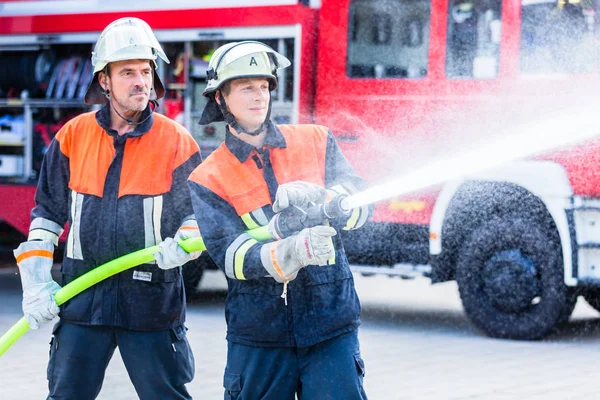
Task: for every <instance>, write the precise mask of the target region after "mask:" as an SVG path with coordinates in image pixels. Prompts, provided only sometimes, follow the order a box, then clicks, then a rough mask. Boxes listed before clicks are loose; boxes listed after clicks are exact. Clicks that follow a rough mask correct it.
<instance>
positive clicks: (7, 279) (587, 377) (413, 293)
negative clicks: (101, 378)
mask: <svg viewBox="0 0 600 400" xmlns="http://www.w3.org/2000/svg"><path fill="white" fill-rule="evenodd" d="M11 271H12V270H11V269H9V268H4V269H0V333H3V332H5V331H6V330H7V329H8V328H9V327H10V326H12V324H13V323H14V322H16V321H17V320H18V319H19V318H20V316H21V314H20V296H21V291H20V285H19V280H18V277H16V276H15V275H14V273H13V272H11ZM356 283H357V288H358V292H359V295H360V297H361V301H362V303H363V326H362V327H361V330H360V338H361V345H362V353H363V357H364V358H365V361H366V367H367V376H366V378H365V386H366V390H367V393H368V395H369V398H370V399H371V400H373V399H375V400H377V399H393V400H401V399H418V400H421V399H426V400H428V399H431V400H434V399H435V400H454V399H457V400H458V399H461V400H463V399H465V400H466V399H482V400H508V399H527V400H536V399H540V400H541V399H544V400H554V399H556V400H564V399H570V400H571V399H581V400H583V399H585V400H588V399H595V398H598V395H597V383H596V382H597V381H596V379H597V377H598V376H599V375H600V373H599V372H598V371H597V365H598V359H599V358H600V346H598V344H599V343H600V318H598V317H599V314H598V313H597V312H596V311H595V310H593V309H592V308H591V307H589V306H588V305H587V304H586V303H585V302H583V301H582V300H580V303H579V304H578V305H577V307H576V309H575V313H574V316H573V318H572V320H571V321H570V323H569V324H568V325H567V326H565V327H564V328H562V329H561V330H560V331H559V332H557V333H556V334H554V335H553V336H551V337H549V338H547V339H546V340H544V341H538V342H516V341H509V340H496V339H490V338H487V337H485V336H483V335H482V334H480V333H479V332H477V331H476V330H474V329H473V328H472V326H471V325H470V324H469V322H468V320H467V319H466V317H465V316H464V314H463V312H462V309H461V306H460V302H459V299H458V295H457V291H456V286H455V285H454V284H452V283H447V284H442V285H437V286H431V285H429V282H428V281H427V280H416V281H408V282H407V281H401V280H399V279H389V278H385V277H371V278H365V277H356ZM203 288H204V291H203V294H202V295H201V296H200V297H199V298H198V299H196V300H195V301H194V302H193V303H192V304H191V305H190V307H189V316H188V326H189V328H190V330H189V340H190V342H191V344H192V346H193V349H194V353H195V356H196V378H195V380H194V381H193V382H192V384H191V385H190V386H189V389H190V392H191V393H192V395H193V396H194V398H195V399H208V400H211V399H222V398H223V395H222V387H221V382H222V372H223V368H224V360H225V348H226V347H225V340H224V336H225V322H224V317H223V302H224V292H223V290H222V289H223V288H224V282H223V279H222V277H221V276H220V275H219V274H218V273H217V274H208V275H207V279H206V280H205V281H204V282H203ZM50 329H51V327H50V326H45V327H43V328H42V329H40V330H39V331H32V332H28V333H27V334H26V335H25V336H24V337H23V338H21V340H19V342H17V343H16V344H15V345H14V347H12V348H11V349H9V350H8V352H7V353H6V354H5V355H4V356H2V358H1V359H0V399H2V400H5V399H10V400H32V399H43V398H45V395H46V380H45V369H46V362H47V354H48V341H49V339H50ZM99 398H100V399H103V400H125V399H127V400H128V399H136V398H137V396H136V394H135V392H134V390H133V387H132V385H131V384H130V383H129V380H128V378H127V374H126V371H125V369H124V367H123V364H122V362H121V360H120V358H119V356H118V353H117V354H116V355H115V357H114V359H113V360H112V362H111V364H110V365H109V368H108V371H107V376H106V381H105V384H104V387H103V389H102V392H101V394H100V397H99ZM340 400H343V399H340Z"/></svg>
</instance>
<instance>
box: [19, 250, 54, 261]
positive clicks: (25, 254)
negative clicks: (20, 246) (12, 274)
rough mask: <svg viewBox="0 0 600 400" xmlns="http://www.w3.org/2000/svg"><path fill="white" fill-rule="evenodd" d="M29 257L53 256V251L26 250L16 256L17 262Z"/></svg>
mask: <svg viewBox="0 0 600 400" xmlns="http://www.w3.org/2000/svg"><path fill="white" fill-rule="evenodd" d="M31 257H47V258H53V253H52V252H51V251H49V250H28V251H25V252H23V253H21V254H19V255H18V256H17V264H18V263H20V262H21V261H23V260H26V259H28V258H31Z"/></svg>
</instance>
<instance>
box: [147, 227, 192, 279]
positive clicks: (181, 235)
mask: <svg viewBox="0 0 600 400" xmlns="http://www.w3.org/2000/svg"><path fill="white" fill-rule="evenodd" d="M198 236H200V230H199V229H198V223H197V222H196V220H195V219H188V220H187V221H185V222H184V223H183V224H182V225H181V226H180V227H179V229H178V230H177V233H176V234H175V237H174V238H173V239H171V238H166V239H165V240H164V241H163V242H161V243H160V244H159V245H158V247H159V249H160V250H159V251H157V252H156V253H154V259H155V260H156V263H157V264H158V266H159V268H161V269H171V268H175V267H179V266H181V265H183V264H185V263H186V262H188V261H191V260H195V259H196V258H198V257H200V254H201V253H202V251H194V252H192V253H188V252H186V251H185V250H184V249H183V248H182V247H181V246H179V243H178V242H179V241H180V240H185V239H191V238H195V237H198Z"/></svg>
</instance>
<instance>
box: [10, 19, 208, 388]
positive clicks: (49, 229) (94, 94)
mask: <svg viewBox="0 0 600 400" xmlns="http://www.w3.org/2000/svg"><path fill="white" fill-rule="evenodd" d="M157 57H160V58H162V59H163V60H164V61H165V62H168V59H167V57H166V55H165V53H164V52H163V50H162V48H161V46H160V44H159V43H158V42H157V40H156V38H155V37H154V34H153V33H152V30H151V29H150V27H149V26H148V24H147V23H145V22H144V21H142V20H140V19H138V18H121V19H118V20H116V21H114V22H113V23H111V24H110V25H108V26H107V27H106V28H105V29H104V31H103V32H102V34H101V35H100V38H99V39H98V42H97V43H96V46H95V48H94V52H93V53H92V63H93V65H94V75H93V80H92V82H91V84H90V86H89V88H88V91H87V93H86V95H85V102H86V103H87V104H104V106H103V108H101V109H100V110H98V111H93V112H88V113H84V114H81V115H79V116H77V117H75V118H73V119H72V120H71V121H69V122H68V123H67V124H66V125H65V126H64V127H63V128H62V129H61V130H60V131H59V132H58V133H57V135H56V137H55V139H54V140H53V141H52V143H51V145H50V146H49V148H48V151H47V153H46V155H45V156H44V162H43V165H42V169H41V172H40V179H39V184H38V187H37V191H36V197H35V200H36V206H35V208H34V209H33V210H32V213H31V218H32V221H31V225H30V228H29V237H28V240H27V241H26V242H24V243H22V244H21V245H20V246H19V248H18V249H16V250H15V256H16V258H17V263H18V265H19V270H20V273H21V278H22V284H23V312H24V314H25V317H26V318H27V321H28V322H29V326H30V327H31V328H32V329H37V328H38V327H39V325H40V324H42V323H44V322H48V321H51V320H52V319H54V318H55V317H56V316H57V315H59V316H60V319H59V321H58V323H57V324H56V325H55V327H54V330H53V338H52V342H51V348H50V361H49V367H48V380H49V390H50V393H49V396H48V398H49V399H73V400H75V399H94V398H96V396H97V395H98V393H99V392H100V388H101V387H102V382H103V379H104V374H105V370H106V367H107V365H108V362H109V360H110V359H111V357H112V355H113V353H114V350H115V348H116V347H117V346H118V347H119V351H120V354H121V356H122V358H123V362H124V364H125V367H126V368H127V372H128V374H129V376H130V378H131V380H132V382H133V385H134V387H135V389H136V391H137V394H138V396H139V397H140V398H141V399H175V398H177V399H189V398H191V397H190V395H189V394H188V392H187V389H186V387H185V384H186V383H188V382H190V381H191V380H192V378H193V375H194V359H193V355H192V351H191V349H190V346H189V344H188V342H187V339H186V333H185V331H186V328H185V326H184V322H185V293H184V286H183V280H182V274H181V265H183V264H184V263H186V262H187V261H190V260H192V259H194V258H196V257H198V255H199V253H192V254H188V253H186V252H185V251H184V250H183V249H182V248H181V247H180V246H179V245H178V244H177V242H178V241H179V240H180V239H185V238H188V237H192V236H198V235H199V231H198V225H197V223H196V219H195V217H194V213H193V209H192V205H191V199H190V195H189V190H188V187H187V177H188V176H189V174H190V173H191V172H192V170H193V169H194V168H195V167H196V166H197V165H199V164H200V161H201V159H200V153H199V148H198V145H197V143H196V142H195V141H194V140H193V138H192V136H191V135H190V134H189V133H188V132H187V131H186V130H185V128H183V127H182V126H181V125H179V124H177V123H175V122H174V121H172V120H170V119H168V118H166V117H164V116H163V115H161V114H157V113H156V114H155V113H153V105H152V101H153V100H156V99H159V98H161V97H162V96H163V95H164V88H163V85H162V83H161V82H160V80H159V78H158V75H157V74H156V67H157V65H156V59H157ZM67 223H68V224H69V232H68V236H67V243H66V245H65V251H64V255H63V262H62V267H61V271H62V282H63V284H67V283H70V282H71V281H73V280H74V279H76V278H78V277H79V276H81V275H83V274H84V273H86V272H88V271H90V270H92V269H94V268H96V267H98V266H99V265H102V264H105V263H106V262H108V261H111V260H113V259H116V258H118V257H121V256H123V255H125V254H129V253H131V252H133V251H136V250H140V249H143V248H147V247H151V246H154V245H158V246H159V249H160V251H158V252H157V253H156V254H155V255H154V256H155V259H156V262H153V263H152V264H144V265H141V266H138V267H136V268H133V269H130V270H127V271H125V272H122V273H120V274H117V275H115V276H113V277H111V278H108V279H106V280H104V281H102V282H100V283H98V284H96V285H95V286H92V287H91V288H90V289H87V290H86V291H84V292H82V293H81V294H79V295H77V296H75V297H74V298H72V299H71V300H69V301H68V302H66V303H65V304H63V305H61V306H60V310H59V307H57V305H56V302H55V301H54V298H53V294H54V293H55V292H56V291H57V290H58V289H59V288H60V286H59V285H58V283H57V282H55V281H54V280H53V277H52V275H51V269H52V264H53V262H52V260H53V252H54V248H55V246H56V245H57V244H58V239H59V237H60V236H61V234H62V232H63V228H64V226H65V225H66V224H67Z"/></svg>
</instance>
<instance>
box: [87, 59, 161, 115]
mask: <svg viewBox="0 0 600 400" xmlns="http://www.w3.org/2000/svg"><path fill="white" fill-rule="evenodd" d="M150 63H151V61H148V60H125V61H115V62H112V63H111V64H110V76H108V75H107V74H101V75H100V76H99V77H98V78H99V79H100V83H101V85H102V86H104V88H105V89H108V90H110V95H111V97H112V99H113V106H114V107H115V108H117V110H118V111H119V112H121V113H124V114H129V115H130V114H133V113H135V112H140V111H144V110H145V109H146V106H148V101H149V100H150V88H151V87H152V77H153V73H152V67H151V66H150Z"/></svg>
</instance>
